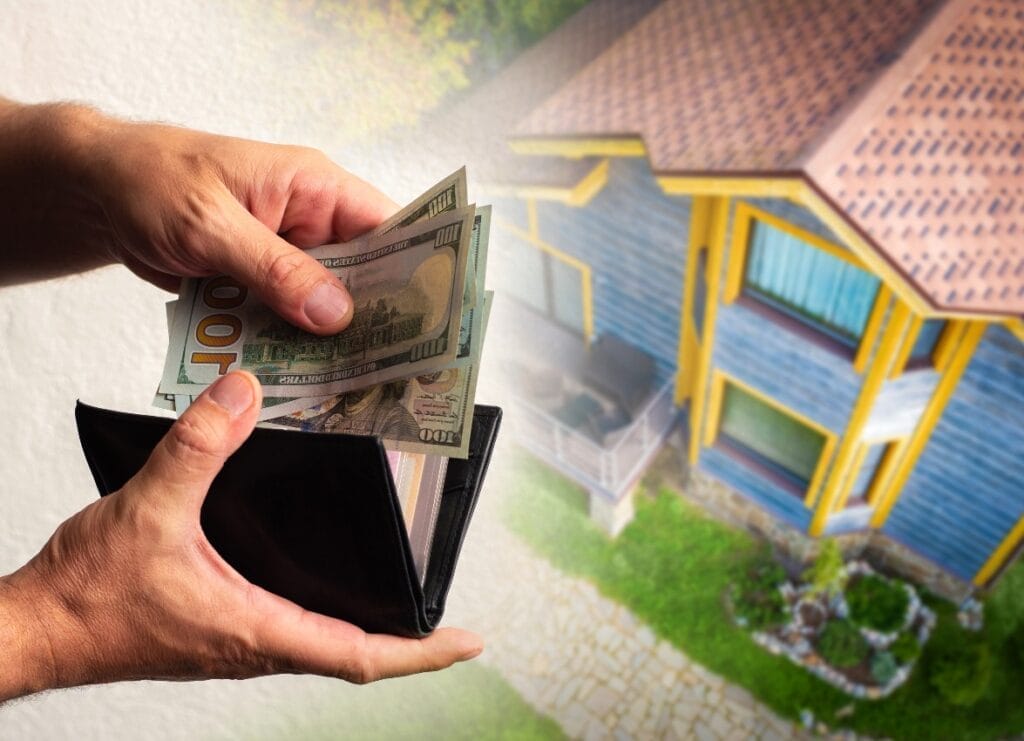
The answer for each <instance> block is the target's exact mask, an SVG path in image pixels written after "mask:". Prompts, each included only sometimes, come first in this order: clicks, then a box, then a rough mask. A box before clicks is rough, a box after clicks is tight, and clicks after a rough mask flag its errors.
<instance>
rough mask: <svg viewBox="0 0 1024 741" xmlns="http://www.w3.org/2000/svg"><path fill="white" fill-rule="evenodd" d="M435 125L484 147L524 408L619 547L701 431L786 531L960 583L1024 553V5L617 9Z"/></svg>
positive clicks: (701, 467)
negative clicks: (654, 485)
mask: <svg viewBox="0 0 1024 741" xmlns="http://www.w3.org/2000/svg"><path fill="white" fill-rule="evenodd" d="M445 117H447V118H445ZM441 120H444V121H446V122H447V123H446V130H447V131H451V132H455V131H460V130H461V131H462V132H463V133H462V134H460V135H457V136H455V144H456V146H454V147H453V148H452V150H453V151H454V155H453V156H455V157H458V156H460V155H461V156H462V157H463V158H465V152H466V151H473V152H477V153H484V152H486V153H488V156H483V155H482V154H481V155H480V156H479V157H478V159H479V163H477V162H472V163H471V170H470V171H471V173H473V172H474V171H475V172H476V174H477V175H481V173H482V177H481V179H482V180H483V184H485V185H486V186H488V187H487V189H486V190H487V192H488V193H489V194H490V195H491V196H493V202H494V207H495V208H494V213H495V218H494V232H493V234H492V240H491V244H492V247H491V250H492V257H491V267H490V269H489V276H490V277H491V278H492V280H493V281H494V282H496V283H497V286H498V288H499V290H501V291H503V292H505V293H506V295H510V296H512V297H513V298H515V299H516V300H517V302H518V305H519V306H520V307H522V314H521V317H522V318H521V319H520V320H519V321H517V326H518V327H519V329H520V332H519V336H518V337H517V338H515V340H514V346H515V347H516V354H517V356H519V357H520V359H521V362H519V363H518V364H517V367H516V370H515V372H514V374H513V376H512V379H511V382H512V383H513V385H514V387H515V392H516V395H517V400H518V402H521V403H517V405H516V408H515V409H513V410H511V411H512V414H511V415H510V417H511V418H512V419H513V420H514V421H515V422H516V423H517V425H518V429H519V431H520V437H521V439H522V441H523V443H524V444H525V445H526V446H527V447H529V448H530V449H531V450H533V451H534V452H535V453H536V454H537V455H538V456H540V457H541V458H543V459H544V460H545V461H547V462H549V463H550V464H551V465H553V466H555V467H557V468H559V469H560V470H562V471H563V472H564V473H566V474H567V475H568V476H570V477H572V478H574V479H575V480H577V481H579V482H580V483H581V484H583V485H584V486H585V487H586V488H587V489H588V491H589V492H590V506H591V512H592V514H593V516H594V517H595V519H597V520H599V521H601V522H602V523H603V524H604V525H605V526H606V527H607V528H608V529H609V531H610V532H612V533H613V534H614V533H616V532H617V531H618V530H619V529H620V528H621V527H622V526H623V525H624V524H625V523H626V522H627V521H628V519H629V518H630V516H631V514H632V503H631V499H630V492H631V490H632V489H633V487H634V485H635V483H636V481H637V480H638V478H639V476H640V475H641V474H642V472H643V470H644V468H645V467H646V466H647V465H648V464H649V462H650V461H651V459H652V457H653V455H654V454H655V453H656V452H657V450H658V449H659V448H660V447H661V445H662V444H663V443H664V441H665V439H666V437H667V436H668V435H670V434H672V433H673V431H676V432H675V434H677V435H678V434H680V431H681V436H682V439H683V443H682V444H683V446H684V447H685V455H686V459H687V462H688V465H689V466H690V468H691V470H692V472H693V477H692V478H691V481H692V482H694V484H693V485H694V486H695V487H697V488H699V489H701V490H702V491H703V492H705V493H704V494H702V496H705V497H706V498H707V500H708V502H709V504H713V505H714V506H716V507H718V508H722V507H724V508H726V509H727V510H729V512H730V514H732V515H735V516H738V517H741V518H742V519H743V520H744V521H745V522H748V523H750V524H751V525H753V526H755V527H757V528H758V529H760V530H762V531H764V532H766V533H767V534H768V535H769V536H771V537H773V538H775V539H776V540H780V541H788V542H790V543H791V544H792V543H794V542H807V540H808V539H813V538H817V537H819V536H823V535H837V536H841V538H842V540H843V541H844V542H845V543H846V544H847V547H850V548H858V549H866V550H868V551H870V552H871V554H872V555H873V556H874V557H876V558H880V559H883V560H886V561H888V562H889V564H890V565H891V566H892V567H893V568H896V569H900V570H903V571H906V572H910V573H911V574H912V575H913V576H915V577H916V578H918V579H919V580H922V581H925V582H926V583H928V584H929V585H931V586H933V588H936V589H939V590H941V591H943V592H946V593H950V594H956V593H963V592H964V591H965V590H966V589H969V588H970V587H984V586H987V585H989V584H991V583H992V581H993V580H994V579H995V578H996V577H997V576H998V575H999V573H1000V572H1001V571H1002V570H1003V569H1005V567H1006V565H1007V564H1008V563H1009V562H1010V561H1011V560H1012V559H1013V558H1014V557H1015V555H1016V554H1018V553H1019V552H1020V550H1021V548H1022V542H1024V321H1022V315H1024V4H1021V3H1019V2H1014V1H1013V0H946V1H945V2H942V1H938V0H897V1H895V2H894V1H893V0H864V1H863V2H857V3H849V2H845V1H844V0H760V1H756V0H660V1H647V2H631V3H617V2H614V1H613V0H593V2H591V3H590V4H589V5H587V6H586V7H584V8H583V9H582V10H581V11H580V12H579V13H577V14H576V15H574V16H573V17H572V18H570V19H569V20H568V21H567V22H566V23H565V24H563V25H562V26H561V27H560V28H559V29H558V30H557V31H556V32H555V33H553V34H552V35H550V36H549V37H547V38H546V39H544V40H543V41H542V42H540V43H539V44H538V45H536V46H535V47H534V48H532V49H530V50H528V51H527V52H526V53H525V54H523V55H522V56H521V57H520V58H519V59H518V60H517V61H515V62H514V63H513V64H511V65H510V66H509V67H508V68H507V69H506V70H505V71H504V72H502V73H501V74H500V75H499V76H497V77H496V78H495V79H493V80H492V81H490V82H489V83H488V84H486V85H485V86H483V87H482V88H481V89H480V90H478V91H476V92H474V93H473V94H471V95H470V96H468V97H467V98H466V99H464V100H463V101H461V102H460V104H459V105H458V106H457V107H455V108H454V109H453V110H451V111H448V112H446V113H444V114H442V117H441ZM460 125H461V126H462V128H461V129H460V128H459V126H460ZM496 152H497V154H495V153H496ZM456 162H457V160H456ZM474 168H476V169H475V170H474ZM503 344H509V343H503Z"/></svg>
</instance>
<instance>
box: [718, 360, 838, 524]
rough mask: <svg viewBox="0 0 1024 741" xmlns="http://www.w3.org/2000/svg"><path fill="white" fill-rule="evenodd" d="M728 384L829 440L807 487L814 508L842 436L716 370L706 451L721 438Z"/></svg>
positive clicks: (809, 504) (807, 501)
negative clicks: (723, 405)
mask: <svg viewBox="0 0 1024 741" xmlns="http://www.w3.org/2000/svg"><path fill="white" fill-rule="evenodd" d="M726 383H731V384H732V385H733V386H735V387H736V388H738V389H740V390H742V391H745V392H746V393H748V394H750V395H751V396H753V397H754V398H756V399H758V400H759V401H762V402H764V403H765V404H767V405H768V406H770V407H772V408H773V409H775V410H776V411H779V412H781V413H783V414H785V415H786V416H788V417H792V418H793V419H795V420H796V421H797V422H799V423H800V424H802V425H804V426H806V427H809V428H810V429H812V430H814V431H815V432H817V433H818V434H819V435H822V436H823V437H824V438H825V444H824V445H823V446H822V449H821V457H820V458H819V459H818V465H817V466H815V468H814V473H813V475H812V476H811V480H810V482H808V484H807V491H806V492H805V493H804V506H806V507H808V508H811V507H813V506H814V499H815V497H816V495H817V492H818V489H819V488H820V487H821V484H822V481H824V479H825V473H826V471H828V464H829V463H830V462H831V460H832V455H833V453H835V449H836V446H837V445H838V444H839V436H838V435H837V434H836V433H834V432H833V431H832V430H830V429H828V428H827V427H825V426H824V425H822V424H820V423H819V422H815V421H814V420H813V419H811V418H810V417H808V416H806V415H804V414H801V413H800V412H798V411H796V410H794V409H791V408H790V407H787V406H786V405H785V404H783V403H782V402H779V401H776V400H775V399H773V398H772V397H771V396H769V395H768V394H766V393H764V392H763V391H760V390H758V389H756V388H754V387H753V386H751V385H750V384H749V383H745V382H744V381H741V380H740V379H738V378H736V377H735V376H734V375H732V374H730V373H726V372H725V371H723V370H719V369H717V368H716V369H715V370H714V373H713V375H712V381H711V399H710V402H709V404H708V414H707V419H708V424H707V425H706V426H705V428H704V447H706V448H710V447H711V446H712V445H714V444H715V441H716V440H717V439H718V432H719V428H720V426H721V423H722V402H723V400H724V398H725V384H726Z"/></svg>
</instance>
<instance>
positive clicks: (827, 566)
mask: <svg viewBox="0 0 1024 741" xmlns="http://www.w3.org/2000/svg"><path fill="white" fill-rule="evenodd" d="M802 578H803V580H804V581H805V582H807V583H808V584H810V585H811V593H812V594H815V595H827V596H828V597H835V596H836V595H837V594H839V593H840V592H841V591H843V587H844V586H846V573H845V572H844V571H843V554H842V552H841V551H840V550H839V544H838V543H837V542H836V541H835V539H833V538H825V539H824V540H822V541H821V550H820V551H818V556H817V558H815V559H814V563H813V564H811V567H810V568H809V569H807V570H806V571H805V572H804V573H803V574H802Z"/></svg>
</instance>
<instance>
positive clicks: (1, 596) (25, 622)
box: [0, 572, 58, 702]
mask: <svg viewBox="0 0 1024 741" xmlns="http://www.w3.org/2000/svg"><path fill="white" fill-rule="evenodd" d="M19 573H20V572H19ZM19 573H15V574H11V575H10V576H5V577H2V578H0V662H2V663H3V665H4V667H5V669H4V671H3V672H0V702H4V701H6V700H10V699H13V698H16V697H21V696H23V695H30V694H33V693H36V692H42V691H44V690H48V689H52V688H54V687H56V686H57V685H58V682H57V667H56V666H55V665H54V655H53V650H52V643H51V640H50V637H49V636H48V635H47V634H46V632H45V631H46V620H45V618H44V617H43V616H42V615H40V614H38V612H37V611H38V610H40V609H41V607H42V605H40V604H38V603H37V602H36V601H35V600H33V598H32V597H31V596H30V595H29V594H28V591H27V590H26V589H25V588H24V586H23V584H22V583H21V582H22V580H21V579H20V578H19Z"/></svg>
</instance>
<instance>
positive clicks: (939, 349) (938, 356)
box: [889, 314, 967, 378]
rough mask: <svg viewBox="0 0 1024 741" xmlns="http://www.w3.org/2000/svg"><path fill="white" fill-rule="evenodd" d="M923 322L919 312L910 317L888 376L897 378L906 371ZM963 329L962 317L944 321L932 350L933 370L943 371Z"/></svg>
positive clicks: (964, 327) (964, 329)
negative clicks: (908, 325)
mask: <svg viewBox="0 0 1024 741" xmlns="http://www.w3.org/2000/svg"><path fill="white" fill-rule="evenodd" d="M924 322H925V318H924V317H923V316H921V315H920V314H917V315H915V316H914V317H913V318H912V319H911V321H910V327H909V328H908V329H907V333H906V334H905V335H904V337H903V345H902V347H900V354H899V355H897V356H896V361H895V362H894V363H893V366H892V370H891V371H890V372H889V378H898V377H899V376H900V375H901V374H902V373H903V372H904V371H906V369H907V363H909V362H910V355H911V353H912V352H913V351H914V345H916V344H917V338H918V336H919V335H920V334H921V328H922V327H923V326H924ZM965 331H967V322H966V321H964V320H962V319H949V320H947V321H946V327H945V329H943V330H942V334H940V335H939V339H938V341H937V342H936V343H935V349H933V350H932V357H931V366H932V367H933V368H935V370H937V371H943V370H945V369H946V367H947V366H948V365H949V362H950V361H951V360H952V359H953V353H954V351H955V350H956V348H957V346H958V345H959V344H960V339H961V338H962V337H963V336H964V332H965ZM915 367H919V366H915Z"/></svg>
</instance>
